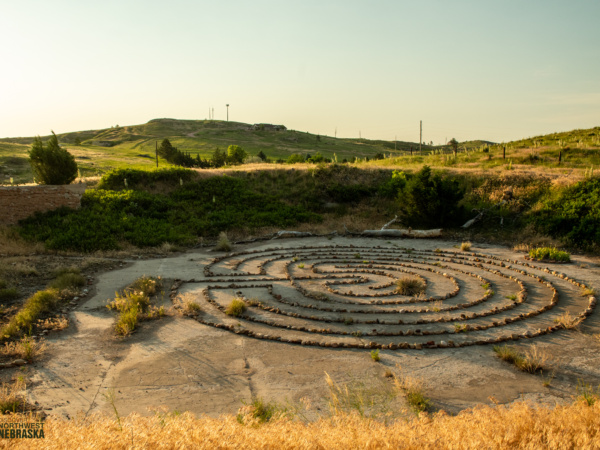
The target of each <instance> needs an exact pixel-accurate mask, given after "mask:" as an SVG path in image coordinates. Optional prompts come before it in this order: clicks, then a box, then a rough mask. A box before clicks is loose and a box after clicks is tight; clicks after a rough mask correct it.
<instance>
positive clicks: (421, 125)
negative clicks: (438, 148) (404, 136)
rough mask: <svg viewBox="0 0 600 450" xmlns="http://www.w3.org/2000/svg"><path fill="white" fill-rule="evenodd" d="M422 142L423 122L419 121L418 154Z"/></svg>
mask: <svg viewBox="0 0 600 450" xmlns="http://www.w3.org/2000/svg"><path fill="white" fill-rule="evenodd" d="M422 142H423V121H422V120H420V121H419V153H421V143H422Z"/></svg>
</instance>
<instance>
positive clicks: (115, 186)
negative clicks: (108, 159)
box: [98, 168, 195, 190]
mask: <svg viewBox="0 0 600 450" xmlns="http://www.w3.org/2000/svg"><path fill="white" fill-rule="evenodd" d="M194 175H195V172H194V171H193V170H190V169H180V168H171V169H156V170H136V169H115V170H111V171H110V172H108V173H106V174H105V175H104V176H103V177H102V179H101V180H100V183H98V189H110V190H124V189H146V188H148V186H151V185H154V184H156V183H162V184H166V185H168V186H172V187H176V186H179V184H180V181H184V182H189V181H191V180H192V179H193V177H194ZM125 179H127V187H126V186H125V183H124V180H125Z"/></svg>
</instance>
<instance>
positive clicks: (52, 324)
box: [35, 316, 69, 331]
mask: <svg viewBox="0 0 600 450" xmlns="http://www.w3.org/2000/svg"><path fill="white" fill-rule="evenodd" d="M35 325H36V327H37V329H38V330H48V331H60V330H64V329H65V328H67V327H68V326H69V320H68V319H67V318H66V317H64V316H58V317H51V318H49V319H44V320H38V321H37V323H36V324H35Z"/></svg>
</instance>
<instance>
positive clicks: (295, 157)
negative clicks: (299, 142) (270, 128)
mask: <svg viewBox="0 0 600 450" xmlns="http://www.w3.org/2000/svg"><path fill="white" fill-rule="evenodd" d="M286 162H287V163H288V164H297V163H303V162H304V156H303V155H301V154H300V153H292V154H291V155H290V156H288V159H287V161H286Z"/></svg>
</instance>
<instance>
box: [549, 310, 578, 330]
mask: <svg viewBox="0 0 600 450" xmlns="http://www.w3.org/2000/svg"><path fill="white" fill-rule="evenodd" d="M580 322H581V320H580V319H578V318H576V317H573V316H571V313H570V312H569V311H566V312H564V313H562V314H561V315H560V316H559V317H557V318H555V319H554V323H556V324H558V325H560V326H561V327H563V328H564V329H565V330H574V329H577V327H578V325H579V323H580Z"/></svg>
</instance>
